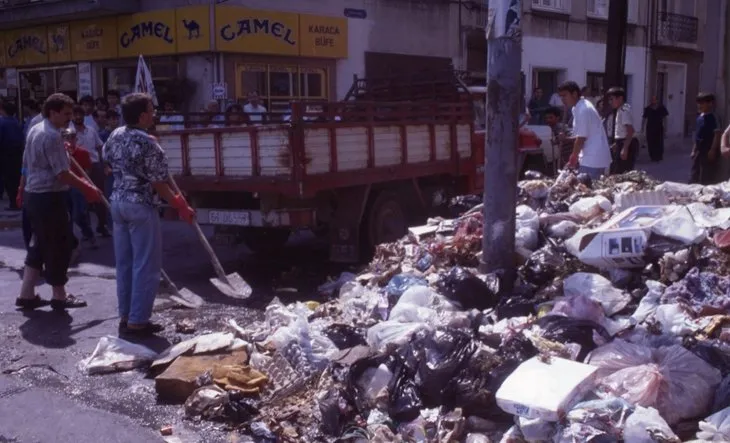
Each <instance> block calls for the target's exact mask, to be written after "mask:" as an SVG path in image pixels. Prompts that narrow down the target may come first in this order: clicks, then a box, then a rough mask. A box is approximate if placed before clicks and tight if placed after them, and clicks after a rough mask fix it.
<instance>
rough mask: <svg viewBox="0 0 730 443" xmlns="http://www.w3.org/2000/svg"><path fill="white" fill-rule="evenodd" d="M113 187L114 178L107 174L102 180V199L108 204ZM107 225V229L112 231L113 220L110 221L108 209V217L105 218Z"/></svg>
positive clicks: (110, 216)
mask: <svg viewBox="0 0 730 443" xmlns="http://www.w3.org/2000/svg"><path fill="white" fill-rule="evenodd" d="M113 186H114V176H113V175H111V174H109V175H107V176H106V177H105V178H104V197H106V201H108V202H110V201H111V198H112V187H113ZM106 219H107V223H108V224H109V229H114V220H113V219H112V210H111V208H110V209H109V215H108V216H107V218H106Z"/></svg>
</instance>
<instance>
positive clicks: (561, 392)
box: [497, 357, 598, 422]
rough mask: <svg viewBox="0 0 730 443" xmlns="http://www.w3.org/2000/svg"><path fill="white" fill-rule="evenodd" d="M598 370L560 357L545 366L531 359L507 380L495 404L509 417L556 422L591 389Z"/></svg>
mask: <svg viewBox="0 0 730 443" xmlns="http://www.w3.org/2000/svg"><path fill="white" fill-rule="evenodd" d="M597 371H598V368H596V367H595V366H590V365H585V364H582V363H577V362H574V361H570V360H565V359H562V358H551V359H550V361H549V362H547V363H546V362H543V361H542V359H541V358H539V357H534V358H531V359H530V360H527V361H526V362H524V363H522V364H521V365H520V366H519V367H518V368H517V369H516V370H515V371H514V372H513V373H512V374H510V375H509V376H508V377H507V379H506V380H505V381H504V383H503V384H502V386H501V387H500V388H499V390H498V391H497V404H498V405H499V407H500V408H502V410H503V411H505V412H507V413H509V414H513V415H517V416H520V417H525V418H532V419H542V420H546V421H551V422H556V421H559V420H561V419H562V418H563V417H564V416H565V414H566V413H567V412H568V411H569V410H570V409H571V408H572V406H573V405H574V404H575V403H577V402H578V401H580V399H581V398H582V397H583V396H584V395H585V394H586V393H587V392H588V391H590V390H591V389H592V388H593V386H594V383H595V377H596V372H597ZM547 380H550V382H546V381H547Z"/></svg>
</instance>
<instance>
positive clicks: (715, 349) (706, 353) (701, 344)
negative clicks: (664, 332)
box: [684, 338, 730, 377]
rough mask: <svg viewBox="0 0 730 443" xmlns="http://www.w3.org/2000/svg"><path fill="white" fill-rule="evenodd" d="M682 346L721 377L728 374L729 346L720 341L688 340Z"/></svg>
mask: <svg viewBox="0 0 730 443" xmlns="http://www.w3.org/2000/svg"><path fill="white" fill-rule="evenodd" d="M684 346H685V347H686V348H687V349H689V350H690V351H692V353H693V354H695V355H696V356H698V357H700V358H701V359H702V360H704V361H706V362H707V363H709V364H710V366H712V367H714V368H717V369H719V370H720V372H721V373H722V375H723V377H724V376H726V375H728V374H730V345H728V344H727V343H724V342H722V341H720V340H697V339H695V338H690V339H688V340H686V341H685V343H684Z"/></svg>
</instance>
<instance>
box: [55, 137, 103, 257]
mask: <svg viewBox="0 0 730 443" xmlns="http://www.w3.org/2000/svg"><path fill="white" fill-rule="evenodd" d="M61 135H63V139H64V145H65V146H66V151H68V155H69V156H70V157H72V158H73V159H74V160H76V163H78V165H79V166H81V168H83V169H84V171H83V172H85V174H86V175H88V174H89V171H90V170H91V157H90V156H89V153H88V152H87V151H86V150H84V149H80V148H77V147H76V130H75V129H73V128H68V129H64V130H63V131H61ZM71 171H72V172H73V173H74V174H76V175H78V176H79V177H83V176H84V174H82V171H79V170H78V168H77V167H76V165H75V164H74V163H73V162H71ZM70 193H71V218H72V220H73V221H74V223H76V226H78V227H79V229H81V235H82V236H83V237H82V240H83V241H87V242H89V243H91V246H92V247H96V238H94V231H93V230H92V229H91V219H90V218H89V205H88V203H86V198H84V195H83V194H82V193H81V191H79V190H77V189H75V188H72V189H71V191H70Z"/></svg>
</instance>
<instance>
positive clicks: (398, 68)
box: [0, 0, 464, 110]
mask: <svg viewBox="0 0 730 443" xmlns="http://www.w3.org/2000/svg"><path fill="white" fill-rule="evenodd" d="M275 3H276V9H275V10H273V9H272V2H270V1H264V0H248V1H245V2H244V1H243V0H228V1H225V2H221V1H216V0H201V1H195V0H125V1H124V2H114V1H111V0H110V1H107V0H96V1H94V2H88V0H67V1H57V0H45V1H43V0H4V3H2V2H0V8H2V9H0V49H2V51H0V54H1V55H0V70H2V72H0V95H5V96H8V97H11V98H15V99H17V101H18V103H19V106H20V107H21V108H22V103H23V101H27V100H28V99H35V100H43V99H44V98H45V97H46V96H48V95H49V94H50V93H51V92H53V91H63V92H66V93H68V94H69V95H71V96H73V97H75V98H78V97H81V96H83V95H87V94H89V95H93V96H95V97H96V96H102V95H104V94H105V93H106V91H108V90H111V89H114V90H119V91H120V92H121V93H122V94H124V93H125V92H129V91H130V90H131V89H132V88H133V83H134V75H135V67H136V59H137V57H138V55H140V54H141V55H144V56H145V59H146V60H147V62H148V64H149V65H150V69H151V72H152V75H153V77H154V81H155V87H156V90H157V93H158V96H160V98H168V97H169V98H171V99H172V100H173V101H175V102H176V103H177V104H178V107H180V109H184V110H198V109H200V106H202V105H203V104H204V103H205V102H206V101H207V100H209V99H211V98H213V97H214V92H216V94H218V96H222V95H224V96H225V97H226V98H227V99H229V100H237V99H242V98H244V97H245V96H246V95H247V94H248V93H250V92H253V91H256V92H258V93H259V94H260V95H261V96H262V97H263V98H264V99H265V101H266V104H267V105H268V106H269V108H270V110H276V109H277V108H281V107H284V106H286V104H287V103H288V102H289V101H291V100H292V99H302V98H304V99H310V98H311V99H324V100H337V99H341V98H343V97H344V95H345V94H346V93H347V91H348V90H349V89H350V86H351V84H352V81H353V76H355V75H357V76H359V77H363V76H368V75H370V76H380V75H390V74H393V75H395V74H403V73H407V72H417V71H418V70H423V69H438V68H446V67H451V65H452V63H453V62H454V60H457V61H458V60H460V58H459V55H458V54H459V53H460V51H461V46H462V45H463V43H464V38H463V35H462V33H461V32H460V28H459V25H458V23H459V20H458V18H457V16H458V15H459V11H460V10H462V9H463V7H461V5H458V4H456V5H455V4H453V3H452V2H450V1H446V0H429V1H420V0H419V1H412V0H345V1H341V0H340V1H338V0H319V1H318V0H282V1H277V2H275ZM444 24H446V25H444ZM221 92H224V94H221Z"/></svg>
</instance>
